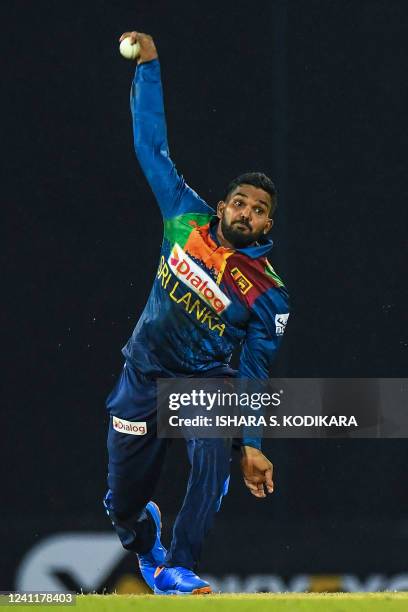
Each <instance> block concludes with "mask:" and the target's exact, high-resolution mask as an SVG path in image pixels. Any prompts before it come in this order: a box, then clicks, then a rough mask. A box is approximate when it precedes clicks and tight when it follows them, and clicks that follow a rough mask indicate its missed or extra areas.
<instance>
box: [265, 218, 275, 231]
mask: <svg viewBox="0 0 408 612" xmlns="http://www.w3.org/2000/svg"><path fill="white" fill-rule="evenodd" d="M272 226H273V219H268V221H267V222H266V225H265V227H264V231H263V233H264V234H267V233H268V232H269V231H270V230H271V229H272Z"/></svg>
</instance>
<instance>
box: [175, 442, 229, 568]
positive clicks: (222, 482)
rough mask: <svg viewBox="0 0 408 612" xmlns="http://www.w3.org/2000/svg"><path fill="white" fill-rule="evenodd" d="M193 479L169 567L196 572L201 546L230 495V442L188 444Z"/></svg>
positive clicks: (179, 519) (182, 511)
mask: <svg viewBox="0 0 408 612" xmlns="http://www.w3.org/2000/svg"><path fill="white" fill-rule="evenodd" d="M187 450H188V454H189V459H190V463H191V471H190V478H189V481H188V485H187V492H186V496H185V498H184V502H183V505H182V508H181V510H180V512H179V514H178V516H177V518H176V522H175V524H174V529H173V540H172V543H171V547H170V549H169V551H168V553H167V556H166V560H165V565H166V567H176V566H182V567H186V568H190V569H196V567H197V564H198V561H199V558H200V554H201V548H202V543H203V540H204V537H205V535H206V534H207V532H208V530H209V529H210V528H211V526H212V524H213V521H214V516H215V514H216V512H218V510H219V508H220V505H221V500H222V497H223V496H224V495H226V493H227V489H228V482H229V472H230V455H231V440H230V439H193V440H188V441H187Z"/></svg>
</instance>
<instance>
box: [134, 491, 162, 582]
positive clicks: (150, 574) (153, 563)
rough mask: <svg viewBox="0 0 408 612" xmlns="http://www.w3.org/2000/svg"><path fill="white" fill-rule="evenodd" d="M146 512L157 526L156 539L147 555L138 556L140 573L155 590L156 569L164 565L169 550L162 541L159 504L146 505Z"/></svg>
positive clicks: (150, 502)
mask: <svg viewBox="0 0 408 612" xmlns="http://www.w3.org/2000/svg"><path fill="white" fill-rule="evenodd" d="M146 510H147V511H148V512H149V514H150V516H151V517H152V518H153V520H154V522H155V525H156V539H155V541H154V544H153V547H152V548H151V550H150V551H149V552H148V553H146V554H145V555H137V557H138V559H139V568H140V573H141V574H142V576H143V578H144V581H145V582H146V584H147V585H148V586H149V587H150V588H151V589H152V591H153V590H154V573H155V571H156V569H157V568H158V567H159V566H160V565H162V564H163V563H164V558H165V556H166V554H167V550H166V549H165V548H164V546H163V545H162V543H161V541H160V535H161V526H162V525H161V514H160V510H159V507H158V505H157V504H155V503H154V502H152V501H149V503H148V504H146Z"/></svg>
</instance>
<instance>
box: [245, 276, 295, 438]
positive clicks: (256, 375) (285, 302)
mask: <svg viewBox="0 0 408 612" xmlns="http://www.w3.org/2000/svg"><path fill="white" fill-rule="evenodd" d="M288 317H289V298H288V293H287V291H286V289H285V288H284V287H280V288H276V289H275V288H273V289H269V290H268V291H267V292H265V293H263V294H262V295H261V296H259V298H258V299H257V300H256V301H255V302H254V304H253V309H252V312H251V317H250V320H249V324H248V327H247V333H246V337H245V340H244V343H243V347H242V351H241V358H240V363H239V369H238V376H239V377H240V378H250V379H257V380H263V379H266V378H268V377H269V370H270V366H271V364H272V362H273V361H274V359H275V357H276V354H277V352H278V350H279V347H280V345H281V342H282V338H283V334H284V331H285V327H286V323H287V320H288ZM241 444H242V445H244V446H253V447H255V448H261V438H260V437H254V436H253V435H249V436H246V435H245V432H244V434H243V437H242V442H241Z"/></svg>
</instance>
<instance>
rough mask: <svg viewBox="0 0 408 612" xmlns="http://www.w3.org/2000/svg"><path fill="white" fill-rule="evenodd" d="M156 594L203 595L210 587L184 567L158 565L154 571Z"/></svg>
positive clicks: (209, 591)
mask: <svg viewBox="0 0 408 612" xmlns="http://www.w3.org/2000/svg"><path fill="white" fill-rule="evenodd" d="M154 592H155V594H156V595H205V594H208V593H211V592H212V591H211V587H210V585H209V584H208V582H206V581H205V580H201V578H199V577H198V576H197V575H196V574H195V573H194V572H193V571H191V570H190V569H187V568H185V567H158V568H157V569H156V571H155V573H154Z"/></svg>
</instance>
